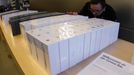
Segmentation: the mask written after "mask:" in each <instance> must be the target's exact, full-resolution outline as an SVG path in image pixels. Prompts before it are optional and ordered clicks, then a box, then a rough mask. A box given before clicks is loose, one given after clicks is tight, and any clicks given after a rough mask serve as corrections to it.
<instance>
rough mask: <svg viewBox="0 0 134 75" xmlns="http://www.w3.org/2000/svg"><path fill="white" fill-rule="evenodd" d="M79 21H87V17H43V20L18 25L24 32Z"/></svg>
mask: <svg viewBox="0 0 134 75" xmlns="http://www.w3.org/2000/svg"><path fill="white" fill-rule="evenodd" d="M79 19H88V17H85V16H80V15H77V16H76V15H75V16H74V15H60V16H51V17H45V18H40V19H34V20H29V21H25V22H21V23H20V25H21V27H22V28H23V29H24V31H28V30H31V29H35V28H39V27H44V26H48V25H53V24H57V23H64V22H68V21H73V20H79Z"/></svg>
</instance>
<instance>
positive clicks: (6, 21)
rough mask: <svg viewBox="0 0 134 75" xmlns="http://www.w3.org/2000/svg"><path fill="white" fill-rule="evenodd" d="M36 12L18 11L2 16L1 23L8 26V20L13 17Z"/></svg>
mask: <svg viewBox="0 0 134 75" xmlns="http://www.w3.org/2000/svg"><path fill="white" fill-rule="evenodd" d="M37 12H38V11H33V10H27V11H18V12H14V13H11V14H6V15H3V16H2V19H3V21H4V22H5V23H6V25H8V23H9V19H10V18H11V17H14V16H19V15H24V14H30V13H37Z"/></svg>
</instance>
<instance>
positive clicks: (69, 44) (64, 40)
mask: <svg viewBox="0 0 134 75" xmlns="http://www.w3.org/2000/svg"><path fill="white" fill-rule="evenodd" d="M118 30H119V23H116V22H112V21H107V20H102V19H96V18H93V19H89V20H88V19H85V20H82V21H80V20H76V21H72V22H64V23H59V24H55V25H50V26H45V27H42V28H37V29H34V30H30V31H27V33H26V34H27V38H28V41H29V45H30V48H31V54H32V56H33V58H34V59H35V60H36V61H38V62H39V64H40V65H41V66H42V67H43V68H44V69H45V70H46V71H47V72H48V73H50V74H51V75H57V74H58V73H60V72H62V71H65V70H66V69H68V68H70V67H72V66H74V65H76V64H78V63H79V62H81V61H82V60H84V59H86V58H88V57H89V56H91V55H93V54H95V53H97V52H98V51H100V50H102V49H103V48H105V47H107V46H108V45H110V44H111V43H113V42H115V41H116V40H117V38H118Z"/></svg>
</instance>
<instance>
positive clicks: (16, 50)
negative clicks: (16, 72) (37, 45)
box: [0, 20, 134, 75]
mask: <svg viewBox="0 0 134 75" xmlns="http://www.w3.org/2000/svg"><path fill="white" fill-rule="evenodd" d="M0 27H1V30H2V32H3V34H4V36H5V39H6V41H7V43H8V45H9V47H10V49H11V51H12V53H13V55H14V56H15V58H16V60H17V62H18V64H19V65H20V67H21V69H22V70H23V72H24V74H25V75H48V74H47V73H46V72H45V70H43V68H41V67H40V66H39V65H38V63H37V62H36V61H34V60H33V58H32V57H31V55H30V52H29V47H28V44H27V42H26V40H25V39H24V37H23V35H19V36H15V37H13V36H12V33H11V28H10V25H5V24H4V22H3V21H2V20H0ZM102 52H106V53H108V54H111V55H113V56H115V57H117V58H120V59H122V60H124V61H126V62H129V63H130V62H131V57H132V54H133V52H134V44H133V43H130V42H127V41H124V40H121V39H119V40H118V41H117V42H115V43H113V44H112V45H110V46H109V47H107V48H105V49H104V50H102V51H101V52H99V53H97V54H95V55H93V56H92V57H89V58H88V59H86V60H85V61H83V62H81V63H79V64H77V65H76V66H74V67H72V68H71V69H69V70H67V71H65V72H62V73H61V74H59V75H75V74H77V73H78V72H79V71H80V70H82V69H83V68H84V67H85V66H86V65H88V64H89V63H90V62H91V61H93V60H94V59H95V58H96V57H97V56H98V55H100V54H101V53H102Z"/></svg>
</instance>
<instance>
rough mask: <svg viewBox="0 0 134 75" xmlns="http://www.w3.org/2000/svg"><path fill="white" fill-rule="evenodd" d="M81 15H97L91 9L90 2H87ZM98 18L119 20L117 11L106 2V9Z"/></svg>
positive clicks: (92, 16) (91, 16)
mask: <svg viewBox="0 0 134 75" xmlns="http://www.w3.org/2000/svg"><path fill="white" fill-rule="evenodd" d="M79 15H83V16H88V17H89V18H94V17H95V16H94V15H93V14H92V12H91V11H90V2H87V3H86V4H85V6H84V7H83V8H82V10H81V11H80V12H79ZM96 18H101V19H106V20H111V21H117V17H116V13H115V11H114V10H113V8H112V7H111V6H109V5H108V4H106V7H105V11H104V12H103V13H102V14H101V15H99V16H97V17H96Z"/></svg>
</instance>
